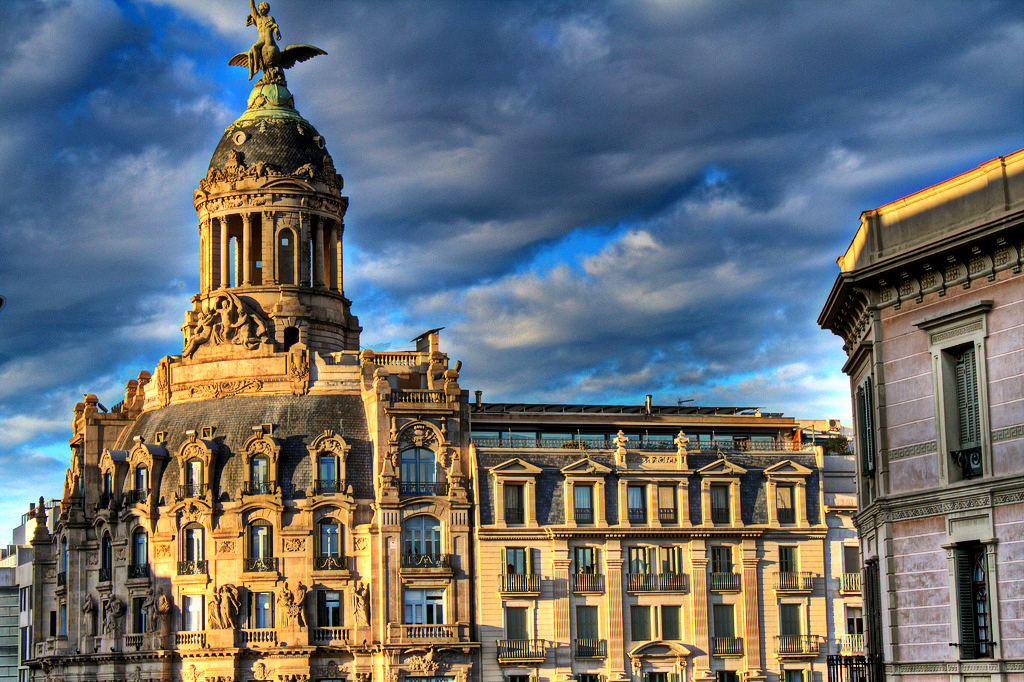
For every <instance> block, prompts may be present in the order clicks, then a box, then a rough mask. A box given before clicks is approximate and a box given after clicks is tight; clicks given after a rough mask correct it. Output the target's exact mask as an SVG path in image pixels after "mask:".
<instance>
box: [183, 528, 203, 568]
mask: <svg viewBox="0 0 1024 682" xmlns="http://www.w3.org/2000/svg"><path fill="white" fill-rule="evenodd" d="M204 573H206V531H205V529H204V528H203V527H202V526H200V525H199V524H198V523H192V524H189V525H187V526H185V532H184V534H183V536H182V546H181V561H179V562H178V575H202V574H204Z"/></svg>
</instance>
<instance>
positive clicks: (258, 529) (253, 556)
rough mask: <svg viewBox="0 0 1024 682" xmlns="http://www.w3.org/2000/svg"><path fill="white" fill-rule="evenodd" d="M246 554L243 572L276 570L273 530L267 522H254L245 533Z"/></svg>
mask: <svg viewBox="0 0 1024 682" xmlns="http://www.w3.org/2000/svg"><path fill="white" fill-rule="evenodd" d="M246 544H247V545H248V547H247V552H246V557H245V560H244V561H243V562H242V563H243V569H242V570H244V571H253V572H257V573H263V572H268V571H275V570H277V561H276V560H275V559H274V529H273V527H272V526H271V525H270V523H268V522H267V521H263V520H260V521H256V522H254V523H253V524H252V525H250V526H249V531H248V532H247V533H246Z"/></svg>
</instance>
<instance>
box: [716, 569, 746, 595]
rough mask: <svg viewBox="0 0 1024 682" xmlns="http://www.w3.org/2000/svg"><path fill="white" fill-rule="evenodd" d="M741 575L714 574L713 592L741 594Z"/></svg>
mask: <svg viewBox="0 0 1024 682" xmlns="http://www.w3.org/2000/svg"><path fill="white" fill-rule="evenodd" d="M739 589H740V574H739V573H712V574H711V590H712V591H713V592H739Z"/></svg>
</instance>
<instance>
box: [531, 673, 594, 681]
mask: <svg viewBox="0 0 1024 682" xmlns="http://www.w3.org/2000/svg"><path fill="white" fill-rule="evenodd" d="M576 680H577V682H602V680H601V676H600V675H598V674H596V673H579V674H578V675H576ZM527 682H529V681H527Z"/></svg>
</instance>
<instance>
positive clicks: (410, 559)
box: [402, 552, 452, 569]
mask: <svg viewBox="0 0 1024 682" xmlns="http://www.w3.org/2000/svg"><path fill="white" fill-rule="evenodd" d="M451 567H452V555H451V554H420V553H419V552H405V553H404V554H402V568H442V569H451Z"/></svg>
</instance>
